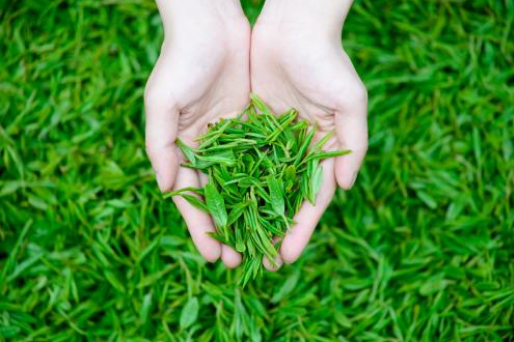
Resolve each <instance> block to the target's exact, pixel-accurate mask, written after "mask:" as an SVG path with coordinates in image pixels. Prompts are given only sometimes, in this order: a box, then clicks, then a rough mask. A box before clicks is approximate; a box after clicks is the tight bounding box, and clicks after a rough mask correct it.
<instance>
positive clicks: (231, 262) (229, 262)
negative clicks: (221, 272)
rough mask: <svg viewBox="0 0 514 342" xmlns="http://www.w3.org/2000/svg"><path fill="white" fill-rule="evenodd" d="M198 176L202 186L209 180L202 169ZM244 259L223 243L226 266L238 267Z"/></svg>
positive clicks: (222, 259) (222, 258)
mask: <svg viewBox="0 0 514 342" xmlns="http://www.w3.org/2000/svg"><path fill="white" fill-rule="evenodd" d="M198 178H199V179H200V184H201V185H202V187H204V186H205V185H206V184H207V182H208V181H209V178H208V177H207V175H206V174H205V173H203V172H200V171H198ZM242 259H243V258H242V256H241V254H239V253H238V252H236V251H235V250H234V249H233V248H232V247H230V246H228V245H225V244H221V261H222V262H223V263H224V264H225V266H227V267H228V268H236V267H237V266H239V264H240V263H241V260H242Z"/></svg>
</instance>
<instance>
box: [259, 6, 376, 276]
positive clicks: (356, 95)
mask: <svg viewBox="0 0 514 342" xmlns="http://www.w3.org/2000/svg"><path fill="white" fill-rule="evenodd" d="M335 3H338V4H335ZM334 5H337V7H334V8H333V9H332V8H327V6H328V7H331V6H334ZM350 5H351V1H348V0H337V1H334V2H325V3H324V4H320V3H318V2H316V1H315V0H306V1H302V2H300V3H298V2H296V1H291V0H280V1H276V0H268V1H267V2H266V5H265V7H264V9H263V12H262V14H261V17H260V18H259V20H258V22H257V24H256V26H255V28H254V31H253V34H252V48H251V81H252V91H253V92H255V93H257V94H259V95H260V96H261V97H262V99H263V100H264V102H266V103H267V104H268V105H269V106H270V108H271V109H272V110H273V111H274V112H276V113H283V112H285V111H286V110H287V109H289V108H290V107H294V108H296V109H298V110H299V112H300V116H301V117H302V118H303V119H307V120H308V121H310V122H311V123H312V124H314V123H317V125H318V130H319V134H318V138H320V137H321V136H322V135H324V134H326V133H327V132H329V131H331V130H334V131H335V133H336V134H335V136H334V138H332V141H330V142H329V143H328V144H327V145H326V147H327V148H329V149H348V150H351V153H350V154H348V155H346V156H342V157H338V158H335V159H329V160H326V161H324V162H323V163H322V165H323V168H324V175H323V176H324V180H323V185H322V188H321V190H320V192H319V194H318V196H317V199H316V205H315V206H313V205H311V204H310V203H308V202H307V201H306V202H305V203H304V204H303V205H302V207H301V208H300V210H299V212H298V213H297V214H296V216H295V218H294V219H295V221H296V222H297V224H296V226H294V227H292V228H291V230H290V231H289V232H288V234H287V235H286V237H285V238H284V239H283V241H282V244H281V249H280V257H281V258H282V260H283V261H285V262H286V263H292V262H294V261H296V260H297V259H298V257H299V256H300V254H301V253H302V251H303V249H304V248H305V246H306V245H307V243H308V241H309V239H310V237H311V235H312V232H313V231H314V229H315V227H316V225H317V223H318V221H319V220H320V218H321V216H322V215H323V213H324V211H325V210H326V208H327V207H328V205H329V204H330V201H331V200H332V197H333V195H334V193H335V190H336V183H337V184H338V185H339V186H340V187H342V188H343V189H346V190H348V189H350V188H351V187H352V186H353V184H354V182H355V179H356V177H357V172H358V171H359V168H360V166H361V163H362V161H363V159H364V156H365V154H366V150H367V145H368V143H367V142H368V130H367V92H366V88H365V87H364V85H363V83H362V81H361V80H360V78H359V76H358V75H357V72H356V71H355V69H354V67H353V65H352V63H351V61H350V59H349V57H348V55H347V54H346V53H345V52H344V51H343V49H342V48H341V40H340V33H341V27H342V24H343V22H344V17H346V13H347V12H348V9H349V7H350ZM282 260H277V263H278V264H280V263H281V261H282ZM264 264H265V266H266V267H267V268H268V269H272V267H271V266H270V263H269V262H267V261H265V262H264Z"/></svg>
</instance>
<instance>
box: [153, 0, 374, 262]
mask: <svg viewBox="0 0 514 342" xmlns="http://www.w3.org/2000/svg"><path fill="white" fill-rule="evenodd" d="M157 6H158V8H159V12H160V14H161V17H162V21H163V25H164V34H165V39H164V43H163V45H162V49H161V54H160V56H159V59H158V60H157V62H156V64H155V67H154V69H153V71H152V73H151V75H150V78H149V80H148V83H147V85H146V89H145V107H146V150H147V154H148V156H149V158H150V161H151V163H152V167H153V169H154V171H155V173H156V178H157V183H158V185H159V188H160V190H161V191H163V192H166V191H170V190H177V189H182V188H185V187H201V186H202V185H204V184H205V182H206V177H205V175H204V174H201V173H199V172H197V171H195V170H192V169H188V168H184V167H181V163H182V162H183V161H184V156H183V155H182V154H181V152H180V150H179V149H178V148H177V146H176V145H175V140H176V139H177V138H180V139H182V140H183V141H184V142H185V143H186V144H188V145H190V146H195V145H196V144H197V143H196V141H195V140H196V138H197V137H198V135H200V134H201V133H204V132H205V131H206V129H207V124H208V123H211V122H216V121H218V120H219V119H220V118H222V117H234V116H236V115H237V114H238V113H240V112H241V111H242V110H243V109H244V108H245V107H246V106H247V105H248V102H249V93H250V92H254V93H256V94H258V95H259V96H260V97H261V98H262V99H263V100H264V102H265V103H267V104H268V105H269V106H270V108H271V109H272V110H273V112H275V113H283V112H285V111H286V110H288V109H289V108H291V107H294V108H296V109H298V110H299V113H300V117H301V118H302V119H306V120H308V121H310V122H311V123H312V124H315V123H316V124H317V127H318V131H319V136H321V135H324V134H325V133H326V132H328V131H331V130H333V131H334V132H335V134H334V137H333V138H332V141H330V142H329V144H328V145H327V146H328V148H330V149H348V150H351V153H350V154H348V155H345V156H342V157H338V158H335V159H328V160H326V161H324V162H323V170H324V175H323V185H322V188H321V190H320V192H319V194H318V196H317V199H316V205H315V206H313V205H311V204H309V203H308V202H305V203H304V204H303V206H302V207H301V209H300V211H299V212H298V213H297V214H296V216H295V218H294V220H295V222H296V225H295V226H293V227H292V228H291V229H290V231H289V232H288V233H287V235H286V236H285V237H284V238H283V241H282V242H281V245H280V251H279V256H277V259H276V260H275V261H276V264H277V265H278V267H280V265H282V264H283V262H286V263H292V262H294V261H296V260H297V259H298V257H299V256H300V254H301V253H302V251H303V250H304V248H305V246H306V245H307V243H308V241H309V239H310V237H311V235H312V232H313V231H314V229H315V227H316V225H317V223H318V221H319V219H320V218H321V216H322V214H323V212H324V211H325V209H326V208H327V207H328V205H329V204H330V201H331V200H332V197H333V196H334V193H335V191H336V186H337V185H339V186H340V187H341V188H343V189H350V188H351V187H352V186H353V184H354V182H355V179H356V177H357V173H358V170H359V168H360V166H361V164H362V160H363V158H364V155H365V154H366V150H367V141H368V134H367V93H366V89H365V87H364V85H363V83H362V82H361V80H360V79H359V77H358V75H357V73H356V71H355V69H354V67H353V65H352V63H351V61H350V59H349V58H348V56H347V54H346V53H345V52H344V50H343V49H342V47H341V39H340V37H341V29H342V27H343V23H344V20H345V18H346V15H347V14H348V11H349V8H350V6H351V0H331V1H319V0H268V1H267V2H266V3H265V6H264V8H263V10H262V12H261V15H260V17H259V18H258V20H257V23H256V24H255V25H254V27H253V29H252V28H251V27H250V24H249V22H248V20H247V19H246V17H245V15H244V13H243V11H242V9H241V5H240V3H239V1H237V0H188V1H183V0H158V1H157ZM173 200H174V202H175V204H176V206H177V207H178V209H179V211H180V213H181V214H182V216H183V217H184V220H185V222H186V225H187V227H188V230H189V232H190V234H191V237H192V239H193V242H194V243H195V245H196V247H197V248H198V250H199V252H200V253H201V254H202V256H203V257H204V258H205V259H206V260H208V261H210V262H214V261H216V260H218V259H219V258H221V260H222V261H223V263H224V264H225V265H226V266H227V267H229V268H233V267H236V266H238V265H239V264H240V262H241V255H240V254H239V253H237V252H236V251H234V250H233V249H232V248H231V247H229V246H226V245H223V244H220V243H219V242H218V241H216V240H214V239H213V238H212V237H210V236H209V235H208V234H206V233H207V232H212V231H214V230H215V226H214V224H213V221H212V219H211V217H210V216H209V215H208V214H206V213H204V212H202V211H200V210H198V209H196V208H195V207H193V206H191V205H190V204H189V203H188V202H187V201H185V200H184V199H182V198H180V197H174V199H173ZM263 262H264V266H265V267H266V268H268V269H269V270H276V269H277V268H278V267H277V266H273V265H272V264H271V263H270V262H269V261H268V260H263Z"/></svg>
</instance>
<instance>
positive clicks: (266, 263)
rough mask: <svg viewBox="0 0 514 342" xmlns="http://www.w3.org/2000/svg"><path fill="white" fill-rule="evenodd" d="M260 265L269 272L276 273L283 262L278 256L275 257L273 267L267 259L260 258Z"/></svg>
mask: <svg viewBox="0 0 514 342" xmlns="http://www.w3.org/2000/svg"><path fill="white" fill-rule="evenodd" d="M262 264H263V265H264V268H265V269H267V270H268V271H270V272H276V271H278V270H279V269H280V267H282V265H283V264H284V261H283V260H282V257H281V256H280V255H277V256H276V257H275V264H276V266H275V265H273V264H272V263H271V261H270V260H269V259H268V258H267V257H263V258H262Z"/></svg>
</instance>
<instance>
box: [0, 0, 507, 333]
mask: <svg viewBox="0 0 514 342" xmlns="http://www.w3.org/2000/svg"><path fill="white" fill-rule="evenodd" d="M245 6H246V9H247V10H248V13H249V14H250V16H251V17H252V18H254V17H255V16H256V15H257V13H258V7H259V6H260V2H259V1H257V2H255V1H245ZM513 25H514V3H513V2H512V1H510V0H504V1H500V0H498V1H494V0H490V1H485V0H477V1H471V0H470V1H435V0H431V1H427V0H409V1H407V0H404V1H394V2H393V1H386V0H373V1H371V0H363V1H357V3H356V4H355V6H354V7H353V9H352V12H351V14H350V16H349V18H348V21H347V24H346V26H345V32H344V35H343V36H344V45H345V48H346V50H347V51H348V52H349V54H350V55H351V56H352V58H353V60H354V63H355V65H356V67H357V69H358V71H359V73H360V74H361V75H362V77H363V79H364V81H365V83H366V85H367V87H368V90H369V95H370V96H369V97H370V116H369V119H370V133H371V134H370V149H369V155H368V157H367V159H366V163H365V166H364V169H363V171H362V173H361V175H360V176H359V179H358V181H357V185H356V187H355V188H354V189H353V190H351V191H350V192H347V193H343V192H339V193H338V194H337V196H336V198H335V199H334V202H333V204H332V206H331V207H330V209H329V210H328V212H327V213H326V215H325V216H324V218H323V220H322V223H321V225H320V227H319V229H318V230H317V232H316V233H315V234H314V236H313V239H312V242H311V243H310V245H309V247H308V248H307V250H306V252H305V253H304V255H303V256H302V258H301V259H300V260H299V261H298V262H297V263H295V264H294V265H290V266H286V267H284V268H283V269H282V270H281V271H280V272H279V273H277V274H271V273H267V274H266V275H265V276H264V277H263V278H262V279H261V280H259V281H257V282H254V283H252V284H250V285H249V286H248V287H247V288H245V289H244V290H241V289H239V288H238V287H237V286H236V283H237V280H238V278H239V275H240V272H241V270H236V271H227V270H226V269H225V268H224V267H223V266H222V265H220V264H219V263H218V264H215V265H208V264H206V263H205V262H204V261H203V260H202V259H201V257H200V256H199V254H198V253H197V252H196V250H195V248H194V246H193V245H192V243H191V241H190V239H189V237H188V234H187V232H186V230H185V227H184V224H183V222H182V221H181V219H180V216H179V214H178V213H177V211H176V210H175V208H174V206H173V205H172V204H171V202H170V201H163V200H162V199H161V195H160V193H159V191H158V189H157V186H156V184H155V182H154V179H153V175H152V171H151V168H150V165H149V162H148V160H147V158H146V156H145V153H144V142H143V141H144V137H143V131H144V129H143V127H144V114H143V100H142V95H143V86H144V83H145V80H146V78H147V77H148V74H149V72H150V70H151V68H152V65H153V63H154V61H155V59H156V57H157V54H158V51H159V47H160V43H161V40H162V31H161V26H160V19H159V16H158V14H157V12H156V9H155V5H154V3H153V2H152V1H150V0H148V1H146V0H145V1H142V0H133V1H121V0H120V1H117V0H105V1H96V0H83V1H71V0H69V1H64V0H57V1H51V2H44V1H43V2H42V1H29V0H26V1H10V2H3V5H1V6H0V341H53V342H57V341H134V342H135V341H370V342H375V341H427V342H428V341H514V261H513V260H514V228H513V227H514V211H513V209H514V208H513V206H514V200H513V197H514V196H513V188H514V142H513V136H514V106H513V104H514V102H513V99H514V89H513V84H514V61H513V58H514V53H513V52H514V27H513Z"/></svg>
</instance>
